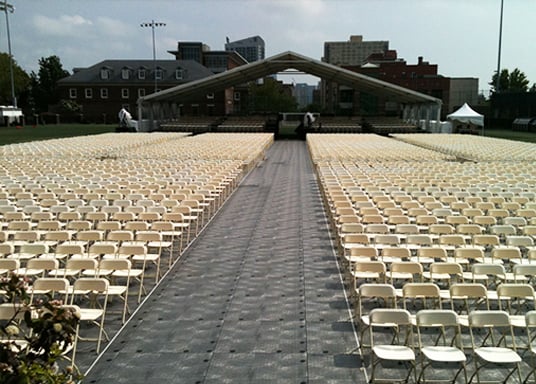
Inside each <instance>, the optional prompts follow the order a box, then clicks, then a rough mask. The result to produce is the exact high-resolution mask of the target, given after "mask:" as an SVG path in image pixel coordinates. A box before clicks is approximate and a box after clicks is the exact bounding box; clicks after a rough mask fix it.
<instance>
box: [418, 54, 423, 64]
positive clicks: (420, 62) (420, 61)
mask: <svg viewBox="0 0 536 384" xmlns="http://www.w3.org/2000/svg"><path fill="white" fill-rule="evenodd" d="M422 59H423V58H422V56H419V57H418V60H419V61H418V64H419V65H421V64H422V63H423V61H422Z"/></svg>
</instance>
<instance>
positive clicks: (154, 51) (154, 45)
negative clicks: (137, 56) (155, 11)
mask: <svg viewBox="0 0 536 384" xmlns="http://www.w3.org/2000/svg"><path fill="white" fill-rule="evenodd" d="M165 26H166V23H159V22H155V21H154V20H151V22H150V23H141V24H140V27H142V28H146V27H151V30H152V34H153V67H154V70H153V72H154V91H155V93H156V90H157V87H156V83H157V79H156V44H155V40H154V29H155V27H165Z"/></svg>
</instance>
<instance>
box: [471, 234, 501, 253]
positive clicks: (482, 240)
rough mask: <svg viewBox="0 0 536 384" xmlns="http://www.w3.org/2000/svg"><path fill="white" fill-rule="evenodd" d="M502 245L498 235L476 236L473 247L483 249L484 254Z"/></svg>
mask: <svg viewBox="0 0 536 384" xmlns="http://www.w3.org/2000/svg"><path fill="white" fill-rule="evenodd" d="M499 245H501V242H500V240H499V236H497V235H474V236H473V246H474V247H478V248H481V249H482V250H483V251H484V252H491V250H492V249H493V248H495V247H498V246H499Z"/></svg>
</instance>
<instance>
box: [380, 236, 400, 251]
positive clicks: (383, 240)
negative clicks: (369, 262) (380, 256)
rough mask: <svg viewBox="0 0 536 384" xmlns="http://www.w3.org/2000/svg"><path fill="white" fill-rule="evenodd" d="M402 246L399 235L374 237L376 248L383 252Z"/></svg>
mask: <svg viewBox="0 0 536 384" xmlns="http://www.w3.org/2000/svg"><path fill="white" fill-rule="evenodd" d="M399 245H400V237H399V236H398V235H384V234H377V235H375V236H374V246H375V247H376V248H377V249H379V250H381V249H383V248H387V247H397V246H399Z"/></svg>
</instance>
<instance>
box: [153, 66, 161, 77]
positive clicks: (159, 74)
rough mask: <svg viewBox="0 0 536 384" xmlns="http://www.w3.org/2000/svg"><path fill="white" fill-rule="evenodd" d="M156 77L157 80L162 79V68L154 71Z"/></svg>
mask: <svg viewBox="0 0 536 384" xmlns="http://www.w3.org/2000/svg"><path fill="white" fill-rule="evenodd" d="M154 78H155V79H156V80H162V70H161V69H160V68H158V69H157V70H156V71H155V72H154Z"/></svg>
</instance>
